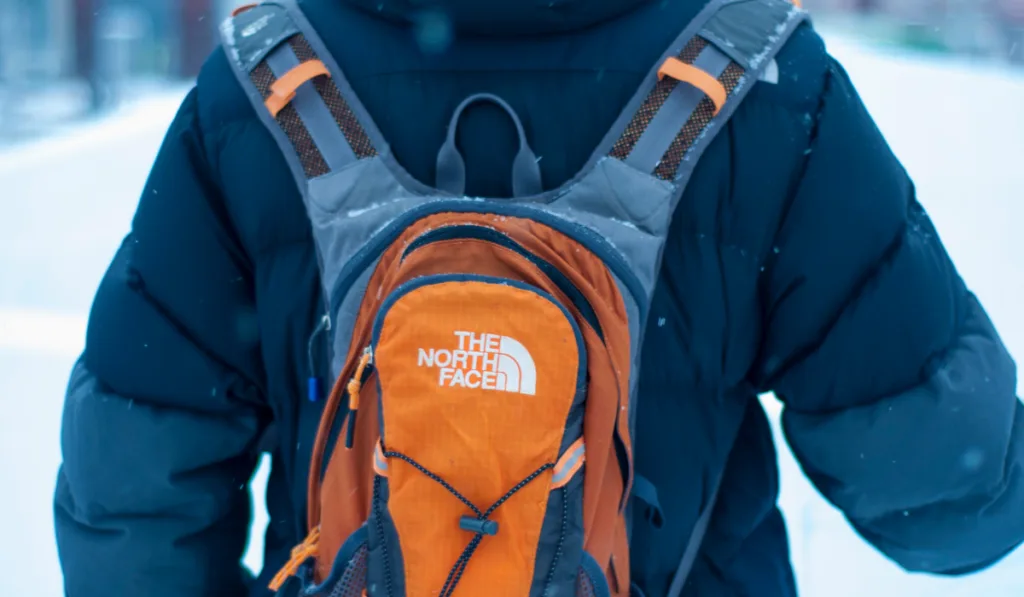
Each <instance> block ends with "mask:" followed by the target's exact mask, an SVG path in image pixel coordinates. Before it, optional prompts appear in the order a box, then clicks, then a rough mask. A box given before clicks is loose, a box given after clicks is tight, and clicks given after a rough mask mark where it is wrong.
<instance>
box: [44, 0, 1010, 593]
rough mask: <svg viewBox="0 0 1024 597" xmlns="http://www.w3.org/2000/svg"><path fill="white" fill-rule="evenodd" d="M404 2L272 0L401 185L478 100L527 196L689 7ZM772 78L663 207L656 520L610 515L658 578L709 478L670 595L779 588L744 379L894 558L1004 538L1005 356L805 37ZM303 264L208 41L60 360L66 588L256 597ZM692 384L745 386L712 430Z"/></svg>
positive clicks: (559, 178) (766, 454)
mask: <svg viewBox="0 0 1024 597" xmlns="http://www.w3.org/2000/svg"><path fill="white" fill-rule="evenodd" d="M435 4H437V5H438V6H439V7H440V8H439V10H438V11H434V12H432V13H430V14H428V15H427V17H424V16H423V15H424V13H422V12H421V11H420V10H419V7H420V6H421V5H422V3H421V2H413V1H412V0H372V1H371V0H358V1H357V0H351V1H350V2H343V1H341V0H306V1H305V2H302V6H303V7H304V9H305V10H306V13H307V15H308V16H309V18H310V20H311V21H312V22H313V23H314V25H315V26H316V27H317V28H318V30H319V32H320V35H321V36H322V37H323V38H324V39H325V41H326V43H327V45H328V47H329V48H330V49H331V51H332V53H333V54H334V55H335V57H336V58H337V59H338V61H339V63H340V64H341V67H342V68H343V69H344V70H345V71H346V73H347V75H348V78H349V80H350V82H351V83H352V85H353V87H354V88H355V91H356V92H357V94H359V95H360V96H361V98H362V99H363V102H364V103H365V104H366V105H367V107H368V109H369V111H370V112H371V115H372V116H373V118H374V119H375V120H376V121H377V123H378V126H379V127H380V129H381V130H382V131H383V133H384V135H385V137H386V138H387V139H388V140H389V141H390V144H391V147H392V149H393V151H394V153H395V154H396V157H397V159H398V160H399V161H400V162H401V163H402V164H403V165H404V166H405V167H406V169H407V170H408V171H409V172H410V173H411V174H412V175H413V176H415V177H417V178H418V179H420V180H421V181H423V182H425V183H428V184H431V183H433V165H434V159H435V156H436V155H437V150H438V148H439V147H440V146H441V143H442V141H443V139H444V135H445V132H446V131H445V128H446V125H447V122H448V117H449V116H450V114H451V112H452V110H453V109H454V108H455V106H456V105H457V104H458V103H459V102H460V101H461V100H462V99H464V98H465V97H466V96H468V95H470V94H471V93H477V92H481V91H489V92H492V93H495V94H497V95H499V96H501V97H503V98H505V99H506V100H507V101H508V102H509V103H510V104H511V105H512V106H513V107H514V108H515V110H516V111H517V112H518V113H519V114H520V115H521V116H522V117H523V119H524V121H525V124H526V129H527V133H528V135H529V136H530V139H531V141H532V145H533V147H534V149H535V150H536V152H537V153H538V154H539V155H540V156H541V158H542V159H541V162H540V164H541V169H542V173H543V178H544V185H545V187H547V188H551V187H555V186H558V185H560V184H561V183H563V182H564V181H566V180H567V179H569V178H570V177H571V176H572V175H573V174H574V173H575V172H576V171H577V170H578V169H579V168H580V167H581V166H582V165H583V163H584V161H585V160H586V158H587V157H588V156H589V154H590V152H591V151H592V150H593V148H594V147H595V145H596V144H597V143H598V142H599V140H600V139H601V137H602V136H603V135H604V134H605V132H606V131H607V130H608V128H609V127H610V125H611V124H612V122H613V121H614V119H615V117H616V116H617V115H618V113H619V111H620V110H621V109H622V107H623V105H624V104H625V103H626V102H627V100H628V98H629V97H630V96H631V95H632V94H633V93H634V91H635V90H636V87H637V86H638V84H639V83H640V80H641V78H642V77H643V76H644V75H645V74H646V72H647V71H648V69H649V68H650V67H651V66H652V64H653V62H654V61H655V60H656V59H657V57H658V56H659V55H660V54H661V52H662V51H663V50H664V49H665V48H666V47H667V46H668V44H669V43H670V41H671V40H672V39H673V38H674V37H675V36H676V35H677V34H678V33H679V32H680V31H681V30H682V29H683V28H684V26H685V25H686V23H687V22H688V21H689V20H690V19H691V18H692V17H693V16H694V15H695V14H696V13H697V12H698V10H699V9H700V8H701V6H700V5H701V4H702V2H700V0H693V1H689V0H679V1H673V2H654V1H645V0H571V1H567V2H532V1H526V0H522V1H517V2H480V1H479V0H443V1H439V2H436V3H435ZM431 15H432V16H431ZM438 15H441V18H442V28H441V29H440V30H438V29H437V26H438V25H437V23H438V21H437V18H438ZM424 19H426V21H424ZM444 19H447V21H444ZM445 22H447V23H449V24H451V25H453V27H451V28H450V29H446V28H445V27H444V26H443V24H444V23H445ZM438 31H440V33H441V34H440V35H439V34H438ZM449 31H451V32H453V35H452V36H450V37H449V36H448V35H446V32H449ZM778 65H779V79H778V82H777V83H775V84H772V83H768V82H761V83H758V84H757V85H756V86H755V88H754V89H753V91H752V92H751V94H750V96H749V97H748V99H747V100H746V102H745V103H744V104H743V105H742V106H740V108H739V110H738V112H737V114H736V115H735V116H734V118H733V119H732V120H731V122H730V123H729V125H728V127H727V129H726V130H725V131H723V132H722V133H721V134H720V135H719V136H718V137H717V138H716V140H715V141H714V143H713V144H712V145H711V147H710V148H709V149H708V151H707V152H706V154H705V156H704V158H703V161H702V163H701V164H700V166H699V167H698V168H697V172H696V174H695V176H694V178H693V180H692V182H691V184H690V186H689V188H688V190H687V193H686V195H685V196H684V198H683V200H682V203H681V206H680V208H679V210H678V211H677V213H676V214H675V219H674V221H673V223H672V232H671V233H670V236H669V240H668V246H667V249H666V257H665V262H664V268H663V270H662V272H661V277H660V280H659V284H658V290H657V293H656V296H655V300H654V304H653V307H652V313H651V324H650V329H649V330H648V332H647V334H646V340H645V341H646V344H645V347H644V351H645V357H644V369H643V371H642V373H641V391H640V407H639V414H638V417H639V419H638V429H639V431H638V437H637V439H636V442H635V443H636V457H637V471H638V472H639V473H640V474H642V475H644V476H645V477H646V478H647V479H649V480H650V481H651V482H652V483H653V485H654V486H655V487H656V488H657V490H658V493H659V497H660V503H661V506H662V510H663V512H662V520H661V521H660V522H661V524H655V522H659V521H654V520H651V519H650V517H647V516H644V514H645V512H644V510H645V509H644V508H637V509H636V512H637V515H636V521H635V525H634V527H635V534H634V541H633V554H634V556H633V570H632V572H633V576H634V578H635V580H636V581H637V583H638V585H639V586H640V587H641V588H643V589H644V590H645V591H646V593H647V595H648V596H649V597H661V595H663V594H664V593H665V591H666V589H667V586H668V584H669V581H670V578H671V575H672V572H673V571H674V570H675V567H676V564H677V562H678V560H679V557H680V555H681V554H682V551H683V549H684V546H685V543H686V539H687V537H688V536H689V534H690V530H691V528H692V527H693V525H694V522H695V520H696V518H697V515H698V512H699V510H700V505H701V496H702V495H704V494H705V493H706V492H707V491H708V485H707V481H708V480H709V479H712V478H715V477H716V476H717V474H718V473H719V472H720V471H721V470H722V469H723V467H724V470H725V481H724V485H723V489H722V494H721V497H720V499H719V502H718V505H717V509H716V510H715V515H714V518H713V520H712V523H711V528H710V530H709V532H708V536H707V540H706V541H705V543H704V547H703V549H702V552H701V556H700V558H699V560H698V562H697V564H696V567H695V570H694V573H693V575H692V579H691V582H690V584H689V585H688V587H687V589H686V594H687V595H699V596H713V597H732V596H737V597H738V596H740V595H743V596H755V597H791V596H793V595H794V594H795V587H794V581H793V574H792V571H791V568H790V563H789V556H788V548H787V540H786V535H785V528H784V525H783V522H782V518H781V515H780V513H779V511H778V510H777V508H776V506H775V503H776V499H777V493H778V471H777V464H776V462H775V452H774V447H773V445H772V436H771V433H770V428H769V424H768V420H767V418H766V416H765V413H764V412H763V411H762V409H761V406H760V403H759V402H758V401H757V400H756V399H755V396H756V395H757V394H758V393H760V392H766V391H774V392H776V394H777V395H778V396H779V397H780V398H781V399H782V400H783V402H784V404H785V411H784V415H783V422H784V427H785V433H786V437H787V439H788V441H789V442H790V444H791V446H792V447H793V449H794V451H795V453H796V455H797V456H798V458H799V460H800V462H801V464H802V466H803V468H804V470H805V472H806V473H807V475H808V476H809V477H810V479H811V480H812V481H813V482H814V483H815V485H816V486H817V487H818V488H819V489H820V491H821V492H822V493H823V495H824V496H825V497H826V498H827V499H828V500H830V501H831V502H832V503H833V504H835V505H836V506H837V507H838V508H840V509H841V510H842V511H843V512H844V513H845V515H846V516H847V517H848V518H849V520H850V521H851V523H852V525H853V527H854V528H855V529H856V530H857V532H859V533H860V534H861V535H862V536H863V537H864V538H865V539H866V540H867V541H869V542H870V543H872V544H873V545H875V546H876V547H877V548H878V549H879V550H880V551H882V552H883V553H884V554H886V555H887V556H888V557H890V558H892V559H893V560H894V561H895V562H896V563H897V564H899V565H900V566H903V567H905V568H907V569H909V570H920V571H928V572H934V573H939V574H959V573H964V572H968V571H973V570H977V569H980V568H983V567H985V566H988V565H990V564H992V563H993V562H995V561H997V560H998V559H999V558H1001V557H1002V556H1004V555H1005V554H1007V553H1008V552H1009V551H1010V550H1012V549H1013V548H1014V547H1015V546H1016V545H1018V544H1019V543H1020V542H1021V541H1022V540H1024V507H1022V504H1024V474H1022V467H1024V406H1022V404H1021V402H1020V401H1019V400H1018V399H1017V398H1016V396H1015V386H1016V373H1015V367H1014V363H1013V362H1012V360H1011V358H1010V356H1009V355H1008V354H1007V352H1006V350H1005V348H1004V347H1003V344H1002V343H1001V342H1000V340H999V337H998V336H997V334H996V331H995V330H994V329H993V328H992V324H991V323H990V321H989V319H988V318H987V316H986V315H985V312H984V310H983V309H982V307H981V305H979V304H978V301H977V300H976V299H975V297H974V296H973V295H972V294H971V293H970V291H969V290H968V287H967V286H966V285H965V283H964V281H963V280H962V279H961V278H960V277H959V276H958V275H957V272H956V270H955V268H954V266H953V264H952V263H951V262H950V259H949V257H948V256H947V254H946V252H945V250H944V249H943V246H942V244H941V242H940V240H939V237H938V235H937V234H936V231H935V229H934V228H933V226H932V224H931V222H930V221H929V220H928V217H927V216H926V214H925V211H924V209H923V208H922V206H921V204H920V203H919V202H918V198H917V197H916V196H915V194H914V187H913V185H912V183H911V181H910V180H909V179H908V177H907V174H906V173H905V171H904V170H903V168H902V167H901V166H900V163H899V162H898V161H897V159H896V158H895V157H894V156H893V154H892V153H891V151H890V150H889V148H888V146H887V145H886V142H885V139H884V138H883V135H882V134H881V133H880V132H879V131H878V130H877V129H876V127H875V126H874V124H873V122H872V119H871V117H870V115H869V114H868V113H867V111H866V110H865V108H864V106H863V105H862V103H861V101H860V99H859V98H858V96H857V94H856V92H855V90H854V87H853V85H852V84H851V82H850V80H849V78H848V77H847V76H846V74H845V73H844V72H843V70H842V68H841V67H840V65H839V64H837V63H836V62H835V60H833V59H832V58H830V57H829V56H828V55H827V54H826V52H825V49H824V47H823V43H822V41H821V39H820V38H819V37H818V36H817V34H816V33H815V32H814V30H813V29H812V28H811V27H810V26H809V25H808V26H803V27H802V28H801V29H800V30H799V31H798V32H797V33H796V34H795V36H794V37H793V39H792V40H791V41H790V42H789V44H788V45H787V47H786V48H784V49H783V51H782V53H781V54H780V55H779V57H778ZM459 144H460V146H461V147H462V148H463V154H464V155H465V156H466V158H467V171H468V173H469V180H468V181H467V183H468V186H467V191H468V192H469V193H471V194H475V195H481V196H509V195H510V194H511V189H510V188H508V187H509V182H508V176H507V173H508V171H509V167H510V166H509V164H510V163H511V161H512V158H513V155H514V152H515V149H516V143H515V138H514V130H513V129H512V127H511V126H510V125H509V123H508V121H507V119H506V117H505V116H504V114H503V113H502V112H500V111H497V110H492V109H491V108H489V107H488V106H487V105H481V106H480V107H479V108H478V109H474V110H473V111H472V112H470V113H469V114H467V117H466V119H464V121H463V124H462V126H460V128H459ZM922 201H927V198H922ZM317 276H318V274H317V265H316V256H315V254H314V249H313V245H312V240H311V235H310V227H309V224H308V222H307V220H306V215H305V211H304V208H303V205H302V203H301V200H300V197H299V195H298V193H297V191H296V188H295V185H294V182H293V181H292V179H291V176H290V173H289V171H288V168H287V166H286V164H285V161H284V159H283V158H282V157H281V155H280V153H279V151H278V149H277V147H276V145H275V144H274V142H273V140H272V138H271V136H270V135H269V134H268V133H267V131H266V130H265V129H264V128H263V126H262V125H261V124H260V122H259V120H258V118H257V115H256V114H255V112H254V111H253V109H252V107H251V106H250V104H249V102H248V100H247V99H246V97H245V96H244V94H243V92H242V90H241V89H240V87H239V86H238V84H237V82H236V80H235V78H234V76H233V75H232V73H231V72H230V69H229V67H228V63H227V61H226V59H225V56H224V55H223V53H222V52H221V51H220V50H217V51H215V52H214V53H213V55H212V56H211V58H210V59H209V60H208V62H207V64H206V65H205V67H204V69H203V71H202V73H201V75H200V76H199V80H198V83H197V85H196V87H195V89H193V90H192V91H191V93H189V94H188V96H187V98H186V99H185V100H184V103H183V104H182V106H181V110H180V112H179V114H178V115H177V117H176V118H175V120H174V122H173V123H171V125H170V129H169V131H168V134H167V138H166V140H165V142H164V144H163V148H162V149H161V151H160V154H159V156H158V157H157V158H156V162H155V164H154V166H153V170H152V174H151V176H150V178H149V180H148V182H147V184H146V187H145V188H144V189H143V190H142V194H141V200H140V202H139V206H138V211H137V214H136V216H135V218H134V221H133V224H132V228H131V231H130V232H129V233H128V235H127V237H126V238H125V240H124V243H123V245H122V247H121V248H120V250H119V251H118V253H117V255H116V257H115V258H114V259H113V262H112V264H111V266H110V269H109V271H108V272H107V274H106V276H105V277H104V279H103V281H102V284H101V286H100V288H99V290H98V292H97V295H96V299H95V304H94V306H93V309H92V313H91V318H90V324H89V330H88V339H87V344H86V349H85V352H84V354H83V356H82V358H81V360H80V362H79V364H78V365H77V367H76V368H75V370H74V371H73V374H72V377H71V382H70V385H69V389H68V394H67V402H66V408H65V413H64V420H63V434H62V443H63V450H64V452H63V453H64V462H63V467H62V468H61V471H60V475H59V480H58V484H57V488H56V503H55V516H56V525H57V537H58V543H59V551H60V558H61V563H62V565H63V570H64V574H65V582H66V587H67V594H68V595H69V596H70V597H101V596H102V597H106V596H110V595H145V596H146V597H203V596H211V597H212V596H225V595H228V596H239V597H241V596H243V595H253V596H256V595H266V594H267V591H266V589H265V588H264V587H265V586H266V579H267V577H268V575H269V574H272V573H273V571H274V570H275V569H276V568H277V567H278V566H279V565H280V564H281V563H282V562H283V561H284V560H285V559H286V558H287V555H288V550H289V548H290V547H291V546H292V545H294V544H295V543H297V542H298V541H300V540H301V537H302V530H303V529H302V521H303V520H304V504H305V479H306V472H307V468H308V467H307V461H306V458H307V457H308V448H309V445H310V443H311V442H312V439H313V438H312V437H310V436H309V434H308V433H303V432H300V429H308V428H309V422H310V421H313V422H315V420H316V418H317V416H318V415H319V412H318V408H319V407H320V406H321V405H320V404H311V403H309V402H307V401H305V399H304V395H305V391H306V390H305V384H306V377H307V376H308V375H309V372H310V370H311V369H313V370H315V369H316V368H317V367H319V366H321V364H320V363H317V362H316V360H317V357H316V356H315V355H312V356H311V355H310V354H308V351H307V347H308V341H309V338H310V335H311V333H312V331H313V329H314V327H315V325H316V323H317V319H318V294H319V293H318V286H319V281H318V279H317ZM721 400H741V401H745V402H746V403H747V407H746V408H747V411H746V417H745V421H744V423H743V426H742V430H741V435H740V439H739V441H738V443H737V444H736V445H735V446H734V447H732V446H730V445H729V442H728V441H726V440H725V432H724V429H725V428H726V427H727V425H726V424H725V423H723V422H722V421H721V420H720V417H718V416H717V413H718V409H717V408H716V407H717V405H718V404H719V401H721ZM730 448H731V450H730ZM261 451H267V452H270V453H272V455H273V460H274V467H273V472H272V475H271V479H270V487H269V495H268V508H269V511H270V514H271V523H270V526H269V529H268V531H267V536H266V546H267V553H266V562H267V573H265V574H264V575H263V577H262V578H261V579H258V581H257V580H254V579H250V578H248V576H247V575H246V574H245V573H244V572H243V569H242V567H241V566H240V564H239V559H240V555H241V553H242V551H243V549H244V547H245V544H246V539H247V536H246V535H247V529H248V525H249V516H250V513H249V506H248V504H249V501H248V494H247V492H246V491H245V490H246V486H247V482H248V480H249V477H250V475H251V473H252V471H253V467H254V464H255V462H256V461H257V457H258V454H259V453H260V452H261Z"/></svg>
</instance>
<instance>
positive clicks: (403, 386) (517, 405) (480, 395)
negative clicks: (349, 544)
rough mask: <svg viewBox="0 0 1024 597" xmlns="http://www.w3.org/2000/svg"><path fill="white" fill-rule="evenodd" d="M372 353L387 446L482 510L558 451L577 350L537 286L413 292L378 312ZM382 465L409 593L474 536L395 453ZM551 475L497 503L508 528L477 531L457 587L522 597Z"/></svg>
mask: <svg viewBox="0 0 1024 597" xmlns="http://www.w3.org/2000/svg"><path fill="white" fill-rule="evenodd" d="M411 322H415V324H414V325H410V323H411ZM376 363H377V371H378V375H379V377H380V380H381V391H382V396H383V399H382V402H383V405H384V412H383V415H384V429H385V430H386V434H387V436H386V445H387V449H388V450H394V451H396V452H399V453H402V454H405V455H407V456H409V457H410V458H412V459H413V460H416V461H417V462H419V463H420V464H421V465H423V466H424V467H426V468H427V469H428V470H430V471H432V472H434V473H435V474H437V475H438V476H439V477H441V478H442V479H444V480H445V481H446V482H448V483H449V484H450V485H452V486H453V487H454V488H456V489H457V490H458V491H460V492H461V493H462V494H463V495H465V496H466V498H467V499H469V501H471V502H472V503H474V504H476V506H477V507H478V508H480V509H481V510H486V509H487V508H488V507H489V506H490V505H491V504H493V503H495V502H496V501H498V500H499V499H501V497H502V496H503V495H505V493H506V492H508V491H509V490H510V489H512V488H513V487H514V486H516V484H517V483H519V482H520V481H522V480H523V479H525V478H526V477H528V476H529V475H530V474H531V473H533V472H534V471H536V470H538V469H539V468H541V467H542V466H544V465H545V464H548V465H552V464H554V462H555V461H556V460H557V459H558V452H559V447H560V444H561V441H562V436H563V434H564V428H565V421H566V418H567V417H568V414H569V408H570V406H571V405H572V402H573V399H574V397H575V393H576V381H577V380H576V377H577V373H578V367H579V365H578V363H579V353H578V351H577V346H576V338H575V334H574V333H573V330H572V327H571V325H570V323H569V322H568V320H566V318H565V315H564V314H563V313H562V311H561V310H560V309H559V308H558V307H557V306H555V305H554V304H553V303H551V302H550V301H548V300H546V299H544V298H543V297H541V296H540V295H538V294H537V293H535V292H532V291H529V290H524V289H519V288H514V287H509V286H504V285H496V284H488V283H484V282H449V283H444V284H439V285H430V286H425V287H422V288H419V289H417V290H414V291H412V292H411V293H409V294H407V295H405V296H404V297H403V298H401V299H400V300H399V301H398V302H396V303H395V304H394V305H393V306H392V307H391V309H390V311H389V312H388V314H387V315H386V317H385V320H384V325H383V328H382V332H381V337H380V342H379V344H378V345H377V349H376ZM388 464H389V491H390V499H389V503H388V509H389V511H390V513H391V516H392V519H393V520H394V524H395V527H396V529H397V531H398V536H399V540H400V542H401V545H402V561H403V563H404V566H405V587H406V594H407V595H408V596H409V597H428V596H432V595H434V594H436V591H437V590H438V589H440V588H441V587H442V586H443V585H444V584H445V580H446V578H447V576H448V573H449V571H450V570H451V567H452V564H453V563H454V562H455V561H456V560H458V558H459V555H460V554H461V553H462V551H463V549H465V547H466V544H467V543H468V542H469V540H470V539H471V538H472V535H471V534H469V533H467V532H465V531H463V530H461V529H460V528H459V519H460V517H462V516H464V515H468V514H472V511H471V510H468V509H467V508H466V506H465V505H464V504H463V503H462V502H460V501H459V500H458V499H457V498H455V497H454V496H453V495H452V494H451V493H449V492H448V491H447V490H445V489H444V488H443V487H442V486H441V485H440V484H438V483H437V482H436V481H434V480H432V479H430V478H429V477H427V476H426V475H424V474H423V473H422V472H420V471H419V470H417V469H416V468H414V467H412V466H411V465H409V464H407V463H405V462H404V461H401V460H397V459H391V460H390V462H389V463H388ZM551 476H552V473H551V470H550V469H549V470H547V471H545V472H544V473H542V474H541V475H540V476H538V477H537V478H536V479H534V480H533V481H532V482H530V483H529V484H527V485H525V486H524V487H523V488H522V489H521V490H519V491H518V492H517V493H516V494H515V495H514V496H513V497H511V498H510V499H509V500H508V501H507V502H505V503H504V504H503V505H501V506H500V507H499V508H498V509H497V510H495V511H494V513H493V514H492V515H491V519H492V520H494V521H496V522H497V523H498V525H499V528H500V529H509V531H506V532H504V533H502V532H500V531H499V532H498V534H497V535H495V536H493V537H487V538H485V539H484V540H483V542H482V543H481V544H480V547H479V548H478V549H477V551H476V553H475V554H474V555H473V558H472V560H470V562H469V564H468V566H467V567H466V568H465V572H464V574H463V576H462V580H461V581H460V583H459V591H460V592H462V593H464V594H466V595H484V594H494V588H495V587H501V594H503V595H527V594H529V591H530V586H531V584H532V581H533V571H534V558H535V556H536V550H537V543H538V541H539V540H540V531H541V525H542V524H543V521H544V514H545V511H546V506H547V500H548V497H549V493H550V480H551Z"/></svg>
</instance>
